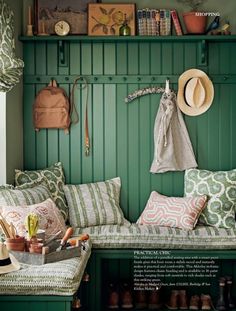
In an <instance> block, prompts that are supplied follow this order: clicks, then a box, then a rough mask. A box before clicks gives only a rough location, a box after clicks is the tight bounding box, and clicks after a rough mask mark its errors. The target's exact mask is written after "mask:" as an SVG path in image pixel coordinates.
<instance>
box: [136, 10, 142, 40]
mask: <svg viewBox="0 0 236 311" xmlns="http://www.w3.org/2000/svg"><path fill="white" fill-rule="evenodd" d="M137 18H138V34H139V35H140V36H142V35H143V12H142V10H138V12H137Z"/></svg>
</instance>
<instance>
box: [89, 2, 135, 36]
mask: <svg viewBox="0 0 236 311" xmlns="http://www.w3.org/2000/svg"><path fill="white" fill-rule="evenodd" d="M125 19H126V21H127V24H128V25H129V27H130V28H131V35H132V36H134V35H135V4H115V3H114V4H113V3H109V4H108V3H90V4H89V5H88V34H89V35H90V36H109V35H110V36H116V35H119V29H120V27H121V25H122V24H123V23H124V20H125Z"/></svg>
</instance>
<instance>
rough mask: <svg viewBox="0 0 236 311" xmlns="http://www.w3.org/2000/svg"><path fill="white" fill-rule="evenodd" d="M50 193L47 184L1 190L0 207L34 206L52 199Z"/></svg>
mask: <svg viewBox="0 0 236 311" xmlns="http://www.w3.org/2000/svg"><path fill="white" fill-rule="evenodd" d="M50 197H51V195H50V191H49V189H48V187H47V185H46V184H45V183H41V184H37V185H32V186H31V187H29V186H20V187H16V188H15V189H0V205H12V206H17V205H32V204H36V203H41V202H43V201H45V200H47V199H48V198H50Z"/></svg>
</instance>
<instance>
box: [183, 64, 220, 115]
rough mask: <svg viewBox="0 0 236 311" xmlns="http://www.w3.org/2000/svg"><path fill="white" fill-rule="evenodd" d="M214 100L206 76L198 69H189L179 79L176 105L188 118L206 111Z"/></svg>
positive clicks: (212, 89) (211, 88) (212, 91)
mask: <svg viewBox="0 0 236 311" xmlns="http://www.w3.org/2000/svg"><path fill="white" fill-rule="evenodd" d="M213 98H214V87H213V84H212V82H211V80H210V79H209V78H208V76H207V74H206V73H205V72H204V71H202V70H199V69H189V70H187V71H185V72H184V73H182V75H181V76H180V77H179V85H178V95H177V104H178V106H179V108H180V110H181V111H182V112H183V113H185V114H187V115H189V116H198V115H199V114H202V113H204V112H205V111H207V110H208V109H209V108H210V106H211V104H212V101H213Z"/></svg>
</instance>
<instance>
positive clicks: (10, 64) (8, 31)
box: [0, 0, 24, 92]
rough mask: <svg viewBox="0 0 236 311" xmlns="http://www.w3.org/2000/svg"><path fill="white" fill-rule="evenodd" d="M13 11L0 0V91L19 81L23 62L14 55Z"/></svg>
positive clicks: (10, 87) (4, 90)
mask: <svg viewBox="0 0 236 311" xmlns="http://www.w3.org/2000/svg"><path fill="white" fill-rule="evenodd" d="M13 17H14V16H13V12H12V10H11V9H10V8H9V6H8V5H7V4H6V3H5V2H4V1H3V0H0V91H1V92H8V91H10V90H11V89H12V88H13V87H14V86H15V85H16V83H18V82H19V79H20V76H21V74H22V68H23V67H24V63H23V61H22V60H21V59H19V58H17V57H16V55H15V41H14V23H13Z"/></svg>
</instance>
